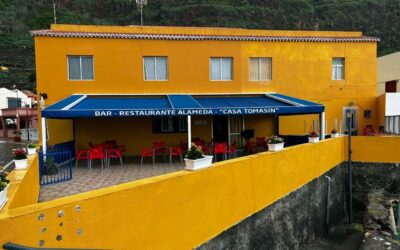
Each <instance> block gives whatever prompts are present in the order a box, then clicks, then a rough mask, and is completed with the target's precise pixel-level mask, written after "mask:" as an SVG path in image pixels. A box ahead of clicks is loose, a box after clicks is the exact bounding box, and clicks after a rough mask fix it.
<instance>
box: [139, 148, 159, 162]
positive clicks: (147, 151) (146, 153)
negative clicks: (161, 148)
mask: <svg viewBox="0 0 400 250" xmlns="http://www.w3.org/2000/svg"><path fill="white" fill-rule="evenodd" d="M140 155H141V157H142V159H141V161H140V166H143V159H144V158H145V157H151V158H152V160H153V166H154V161H155V159H154V148H144V149H142V152H141V153H140Z"/></svg>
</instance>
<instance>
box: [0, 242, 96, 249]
mask: <svg viewBox="0 0 400 250" xmlns="http://www.w3.org/2000/svg"><path fill="white" fill-rule="evenodd" d="M3 249H5V250H31V249H40V250H54V249H59V250H80V249H88V248H42V247H41V248H36V247H26V246H22V245H18V244H14V243H12V242H8V243H6V244H4V245H3ZM92 249H93V250H96V249H95V248H92Z"/></svg>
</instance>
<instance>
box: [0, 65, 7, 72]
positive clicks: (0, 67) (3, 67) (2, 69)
mask: <svg viewBox="0 0 400 250" xmlns="http://www.w3.org/2000/svg"><path fill="white" fill-rule="evenodd" d="M0 71H3V72H7V71H8V68H7V67H5V66H0Z"/></svg>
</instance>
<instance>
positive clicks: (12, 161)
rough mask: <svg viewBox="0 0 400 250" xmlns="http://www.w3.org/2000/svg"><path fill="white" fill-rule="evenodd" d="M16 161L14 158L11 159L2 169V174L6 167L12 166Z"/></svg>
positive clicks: (0, 171)
mask: <svg viewBox="0 0 400 250" xmlns="http://www.w3.org/2000/svg"><path fill="white" fill-rule="evenodd" d="M13 163H14V160H11V161H10V162H9V163H7V164H6V165H5V166H4V167H3V169H0V174H1V173H3V172H4V171H6V169H7V168H8V167H9V166H11V165H12V164H13Z"/></svg>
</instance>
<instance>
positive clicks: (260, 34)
mask: <svg viewBox="0 0 400 250" xmlns="http://www.w3.org/2000/svg"><path fill="white" fill-rule="evenodd" d="M31 34H32V36H34V37H72V38H111V39H144V40H215V41H262V42H378V41H379V39H378V38H375V37H368V36H363V35H362V33H361V32H348V31H304V30H253V29H241V28H221V27H173V26H97V25H66V24H53V25H51V29H47V30H33V31H31Z"/></svg>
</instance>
